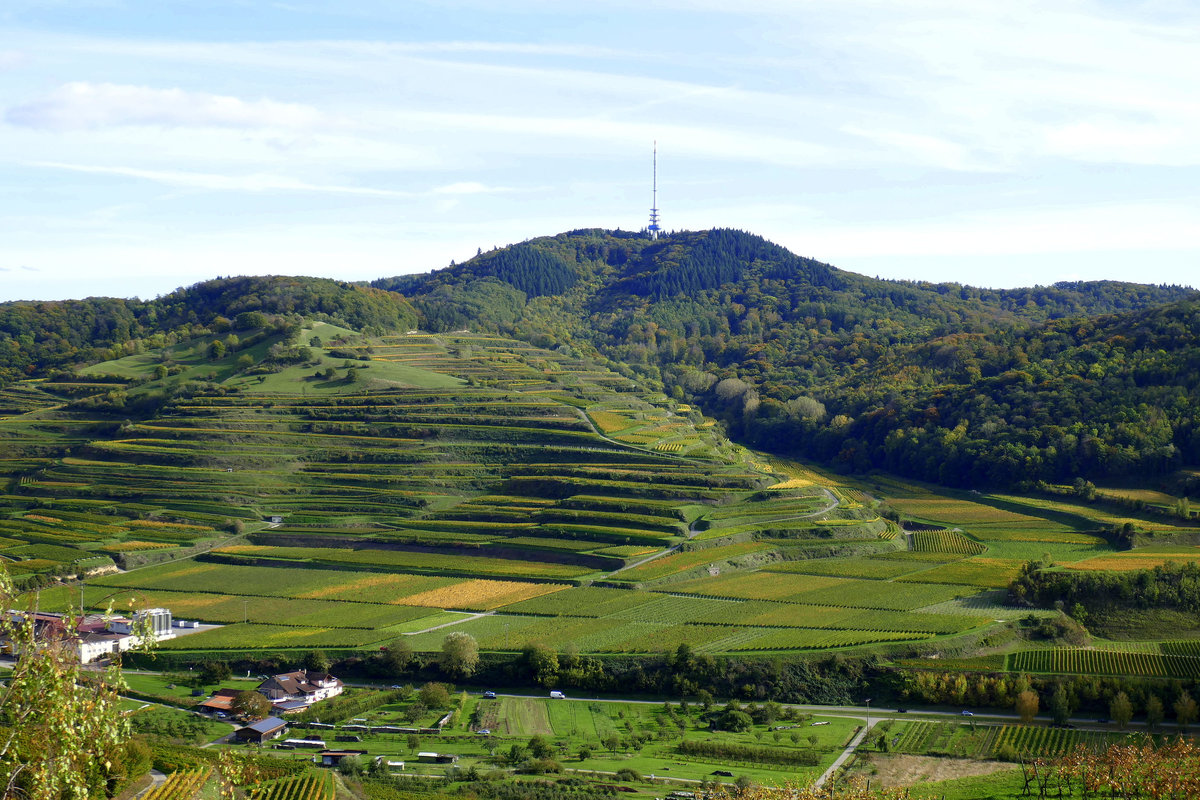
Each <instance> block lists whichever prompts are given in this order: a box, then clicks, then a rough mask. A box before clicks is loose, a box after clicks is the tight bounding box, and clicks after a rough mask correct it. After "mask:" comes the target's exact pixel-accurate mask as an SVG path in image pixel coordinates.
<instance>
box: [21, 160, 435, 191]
mask: <svg viewBox="0 0 1200 800" xmlns="http://www.w3.org/2000/svg"><path fill="white" fill-rule="evenodd" d="M31 166H37V167H49V168H52V169H63V170H70V171H72V172H86V173H90V174H94V175H119V176H123V177H127V178H140V179H143V180H148V181H154V182H156V183H162V184H166V185H168V186H181V187H184V188H190V189H207V190H213V191H235V192H272V191H287V192H322V193H330V194H356V195H366V196H370V197H414V196H416V195H415V194H414V193H412V192H401V191H393V190H391V189H373V188H370V187H366V186H335V185H322V184H313V183H307V182H305V181H301V180H297V179H295V178H289V177H287V176H283V175H270V174H265V173H254V174H247V175H217V174H213V173H205V172H184V171H171V170H148V169H137V168H135V167H105V166H96V165H91V164H62V163H56V162H51V161H40V162H35V163H33V164H32V165H31Z"/></svg>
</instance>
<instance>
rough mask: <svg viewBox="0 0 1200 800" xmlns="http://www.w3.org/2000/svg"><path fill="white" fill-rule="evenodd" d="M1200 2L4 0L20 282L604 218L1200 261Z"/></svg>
mask: <svg viewBox="0 0 1200 800" xmlns="http://www.w3.org/2000/svg"><path fill="white" fill-rule="evenodd" d="M1198 54H1200V6H1197V5H1196V4H1195V3H1194V2H1186V1H1183V2H1172V0H1157V1H1151V2H1145V3H1137V2H1119V3H1118V2H1109V3H1101V2H1090V1H1089V0H1050V1H1045V0H1044V1H1043V2H1037V3H1035V2H1027V0H971V2H968V3H963V2H961V0H911V1H906V2H888V1H887V0H830V1H829V2H826V1H825V0H755V2H753V3H744V4H736V3H727V2H716V1H715V0H666V1H665V2H646V0H641V1H640V2H632V0H631V1H630V2H624V1H623V0H593V2H589V3H586V4H583V3H574V2H563V1H562V0H504V2H498V0H488V1H486V2H485V1H484V0H451V1H449V2H420V1H418V0H392V1H391V2H387V1H385V0H378V1H377V2H356V0H344V1H343V2H324V0H295V1H294V2H278V3H271V2H266V1H265V0H261V1H260V0H194V1H193V0H149V1H147V2H141V1H140V0H138V1H135V0H91V1H90V2H88V1H87V0H4V2H3V4H0V300H11V299H56V298H63V297H79V296H86V295H101V294H103V295H119V296H132V295H138V296H142V297H151V296H154V295H157V294H162V293H165V292H168V291H170V290H171V289H173V288H175V287H177V286H180V285H187V284H191V283H195V282H197V281H200V280H205V279H207V278H211V277H215V276H217V275H231V274H246V273H256V274H270V273H276V274H307V275H324V276H329V277H336V278H341V279H345V280H366V279H372V278H376V277H383V276H389V275H396V274H400V273H407V272H419V271H425V270H429V269H433V268H437V267H441V266H445V265H446V264H448V263H449V262H450V261H451V260H452V259H453V260H463V259H465V258H468V257H470V256H471V255H473V254H474V253H475V252H476V249H477V248H480V247H482V248H483V249H485V250H486V249H489V248H491V247H493V246H500V245H505V244H509V243H512V242H518V241H521V240H524V239H527V238H530V237H534V236H540V235H548V234H554V233H558V232H561V231H565V230H571V229H575V228H581V227H607V228H622V229H626V230H631V229H639V228H641V227H642V226H644V225H645V224H646V219H647V211H648V209H649V206H650V164H651V145H652V142H653V141H654V140H657V141H658V148H659V207H660V209H661V212H662V221H663V225H664V227H665V228H667V229H700V228H709V227H736V228H742V229H745V230H749V231H752V232H754V233H759V234H761V235H763V236H766V237H767V238H769V239H772V240H773V241H776V242H779V243H780V244H783V245H785V246H787V247H789V248H790V249H792V250H794V251H795V252H797V253H799V254H801V255H805V256H811V257H814V258H818V259H820V260H822V261H826V262H829V263H832V264H834V265H836V266H839V267H842V268H844V269H850V270H855V271H858V272H863V273H866V274H870V275H879V276H881V277H894V278H911V279H922V280H935V281H941V280H953V281H959V282H962V283H972V284H977V285H986V286H1020V285H1032V284H1046V283H1052V282H1054V281H1059V280H1073V279H1100V278H1112V279H1121V280H1133V281H1139V282H1147V283H1183V284H1190V285H1195V286H1200V278H1198V277H1197V276H1200V203H1198V202H1197V201H1198V200H1200V180H1198V179H1200V169H1198V165H1200V102H1198V101H1197V97H1198V95H1197V91H1196V87H1197V86H1200V55H1198Z"/></svg>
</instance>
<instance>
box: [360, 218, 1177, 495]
mask: <svg viewBox="0 0 1200 800" xmlns="http://www.w3.org/2000/svg"><path fill="white" fill-rule="evenodd" d="M374 285H375V286H377V287H380V288H386V289H391V290H394V291H397V292H401V293H403V294H404V296H405V297H406V298H408V299H409V300H410V301H411V302H412V304H413V305H414V306H415V307H416V309H417V310H418V311H419V312H420V314H421V315H422V319H423V323H424V324H427V325H430V326H431V327H434V328H438V327H441V328H447V329H452V328H456V327H461V326H463V325H475V326H485V327H487V328H490V329H494V330H499V331H505V332H508V333H511V334H512V335H516V336H518V337H520V338H523V339H526V340H528V341H533V342H538V343H541V344H551V343H554V342H564V343H570V344H574V345H577V346H584V347H587V348H589V349H591V350H593V351H594V352H596V353H599V354H602V355H603V356H605V357H607V358H608V359H610V362H611V363H612V364H613V365H614V368H615V369H618V370H622V371H625V372H626V374H629V375H635V376H637V377H638V378H639V380H644V381H649V382H650V384H652V385H655V386H662V387H663V388H664V389H665V390H666V391H668V392H669V393H671V394H673V395H674V396H675V397H676V398H678V399H688V400H690V401H694V402H697V403H699V404H700V405H701V407H703V408H704V409H705V410H706V411H707V412H708V413H710V414H713V415H715V416H717V417H719V418H720V419H722V420H723V421H724V422H725V423H726V424H727V425H728V427H729V430H730V432H731V433H732V434H733V435H734V436H735V438H738V439H740V440H742V441H746V442H748V443H752V444H755V445H757V446H761V447H764V448H766V449H770V450H773V451H775V452H780V453H785V454H790V455H799V456H807V457H817V458H821V459H823V460H826V461H828V462H829V463H831V464H835V465H840V466H841V467H843V468H846V469H851V470H857V471H864V470H867V469H870V468H872V467H878V466H883V467H886V468H887V469H890V470H894V471H897V472H901V473H903V474H907V475H911V476H914V477H920V478H923V479H927V480H934V481H940V482H942V483H949V484H953V485H968V486H970V485H981V484H982V485H1003V484H1011V483H1014V482H1018V481H1028V480H1047V481H1070V480H1072V479H1074V478H1076V477H1080V476H1083V477H1088V478H1102V477H1107V476H1122V475H1130V474H1140V475H1144V474H1163V473H1167V472H1169V471H1171V470H1173V469H1175V468H1177V467H1179V466H1181V465H1187V464H1196V463H1198V462H1200V440H1197V438H1196V434H1195V431H1196V429H1197V426H1196V424H1195V421H1194V417H1193V413H1192V411H1191V410H1190V409H1192V408H1194V407H1195V406H1196V401H1197V400H1198V399H1200V397H1198V396H1197V379H1198V377H1200V375H1198V373H1197V370H1196V369H1195V366H1194V365H1195V361H1196V357H1197V342H1196V332H1197V328H1198V324H1197V321H1196V313H1195V309H1196V299H1195V298H1196V296H1197V295H1196V292H1194V291H1192V290H1189V289H1185V288H1181V287H1172V286H1145V285H1139V284H1132V283H1120V282H1113V281H1099V282H1091V283H1083V282H1071V283H1060V284H1055V285H1053V286H1047V287H1035V288H1030V289H1014V290H987V289H978V288H973V287H970V286H966V285H960V284H928V283H916V282H904V281H883V280H878V279H873V278H868V277H865V276H862V275H857V274H855V273H851V272H846V271H843V270H839V269H837V268H835V267H832V266H830V265H828V264H823V263H821V262H819V261H815V260H813V259H809V258H802V257H800V256H796V255H794V254H792V253H790V252H788V251H787V250H785V249H784V248H781V247H779V246H777V245H774V244H771V243H770V242H767V241H766V240H764V239H762V238H760V237H757V236H753V235H750V234H746V233H742V232H739V231H729V230H713V231H702V232H685V233H678V234H672V235H670V236H665V237H662V238H660V239H658V240H650V239H648V238H646V237H644V236H639V235H634V234H623V233H619V232H617V233H614V232H609V231H597V230H585V231H574V232H571V233H567V234H562V235H559V236H555V237H547V238H541V239H533V240H530V241H528V242H524V243H522V244H519V245H514V246H511V247H508V248H503V249H500V250H496V251H493V252H490V253H481V254H480V255H479V256H477V257H476V258H474V259H472V260H471V261H468V262H466V263H464V264H460V265H456V266H453V267H451V268H448V269H444V270H438V271H436V272H433V273H430V274H428V275H418V276H406V277H401V278H392V279H386V280H380V281H376V282H375V284H374ZM1147 409H1153V411H1152V412H1151V411H1148V410H1147ZM1140 420H1145V422H1146V424H1144V425H1143V424H1139V423H1138V421H1140Z"/></svg>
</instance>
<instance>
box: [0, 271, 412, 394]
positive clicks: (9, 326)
mask: <svg viewBox="0 0 1200 800" xmlns="http://www.w3.org/2000/svg"><path fill="white" fill-rule="evenodd" d="M239 315H241V319H240V320H239V319H238V318H239ZM300 317H312V318H319V319H327V320H329V321H332V322H337V323H339V324H344V325H347V326H349V327H352V328H355V329H358V330H370V329H374V330H379V331H386V330H396V329H399V328H410V327H413V326H414V325H415V324H416V322H417V314H416V312H415V311H414V310H413V308H412V306H410V305H409V304H408V302H407V301H405V300H404V299H403V298H401V297H399V296H397V295H396V294H393V293H391V292H384V291H381V290H378V289H371V288H368V287H363V286H355V285H352V284H349V283H342V282H340V281H333V280H327V279H324V278H287V277H277V276H272V277H251V278H218V279H216V280H211V281H205V282H204V283H198V284H196V285H195V286H190V287H188V288H185V289H179V290H177V291H174V292H172V293H170V294H168V295H165V296H163V297H159V298H157V299H154V300H145V301H143V300H125V299H119V298H110V297H92V298H88V299H86V300H65V301H54V302H12V303H0V386H3V385H4V384H5V383H7V382H9V381H12V380H15V379H17V378H20V377H28V376H32V375H41V374H45V373H46V372H47V371H48V370H50V369H54V368H58V367H63V366H67V365H71V364H77V363H90V362H95V361H103V360H106V359H109V358H116V357H119V356H120V355H125V354H128V353H132V352H137V351H138V349H139V348H153V347H161V346H163V344H166V343H169V342H168V339H170V341H176V340H181V339H184V338H188V337H191V336H195V335H201V334H203V333H207V332H210V331H212V332H221V331H224V330H228V329H230V328H231V327H232V326H234V325H235V324H236V325H237V327H240V328H242V329H248V328H262V327H263V326H264V325H267V324H272V325H287V324H291V323H293V322H294V321H295V320H297V319H299V318H300Z"/></svg>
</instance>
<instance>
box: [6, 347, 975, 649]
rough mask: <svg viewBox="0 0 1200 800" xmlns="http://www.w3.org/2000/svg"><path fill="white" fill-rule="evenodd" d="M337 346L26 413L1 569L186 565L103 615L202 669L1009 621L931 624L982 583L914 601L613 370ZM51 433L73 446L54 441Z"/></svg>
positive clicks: (135, 574) (45, 403)
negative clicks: (160, 639) (315, 358)
mask: <svg viewBox="0 0 1200 800" xmlns="http://www.w3.org/2000/svg"><path fill="white" fill-rule="evenodd" d="M339 331H340V332H337V333H336V337H340V338H332V339H331V337H334V336H335V334H333V333H330V331H327V330H326V331H324V332H323V335H325V334H328V336H325V338H324V339H322V340H321V341H322V344H323V346H324V347H325V349H326V350H327V351H332V350H334V349H336V350H337V352H338V354H339V355H338V357H339V358H342V359H343V362H342V363H341V364H340V366H338V367H336V368H334V373H337V371H338V370H344V371H345V373H346V375H345V377H344V378H339V377H336V375H335V377H334V378H333V379H332V380H331V379H330V373H329V370H328V369H325V370H323V371H321V370H318V371H317V372H313V371H311V364H310V366H309V367H308V368H307V369H306V368H304V367H303V366H299V365H293V366H287V367H285V368H282V369H280V370H277V371H275V372H272V373H270V374H267V375H260V376H259V377H260V378H262V380H258V379H255V378H252V377H247V376H242V375H239V374H233V375H231V376H230V377H229V378H227V379H226V380H224V381H223V382H220V383H213V384H209V385H206V386H201V387H197V388H196V389H195V390H194V391H189V392H185V393H183V394H181V395H180V396H178V397H177V398H176V399H174V400H173V401H171V402H168V403H166V404H165V405H163V406H162V407H161V408H160V409H159V410H158V411H157V413H155V414H154V415H153V416H151V417H149V418H145V419H142V420H140V421H125V420H121V421H116V420H114V419H108V418H106V417H105V416H104V414H101V413H99V412H98V411H89V410H88V409H89V408H91V405H89V403H88V402H83V401H80V402H78V403H76V405H75V406H74V407H63V408H58V407H55V406H56V405H57V406H62V404H63V402H64V398H61V397H58V396H56V395H54V394H53V393H51V392H49V391H47V390H46V389H44V388H39V387H37V386H35V385H32V384H30V385H24V384H23V385H21V386H20V387H18V389H16V390H13V392H10V393H9V399H8V404H9V405H10V406H12V407H13V409H14V410H18V411H19V410H21V409H24V411H21V413H20V414H18V415H16V416H14V417H10V418H8V419H5V420H0V435H3V436H6V437H8V440H9V441H16V442H22V443H24V444H22V447H24V448H25V449H24V450H23V451H20V452H18V454H17V455H16V456H14V457H13V458H12V459H11V460H10V461H9V462H7V463H8V467H7V469H9V470H10V471H11V474H13V475H14V476H16V477H17V486H16V491H15V492H14V493H13V494H11V495H10V496H8V497H6V498H5V502H6V503H7V513H6V515H5V516H4V518H0V526H2V527H3V530H0V537H3V538H2V539H0V545H3V547H4V548H5V549H4V550H0V555H3V554H4V553H5V551H10V552H12V553H13V554H14V557H16V558H21V560H20V561H14V562H13V563H14V564H16V565H18V566H17V567H16V569H17V570H20V569H22V568H25V569H28V570H30V571H36V570H37V569H38V568H39V567H42V566H44V565H46V564H49V563H54V564H65V563H68V561H70V562H72V563H75V562H78V563H80V564H85V565H86V563H90V562H86V561H80V559H81V558H82V559H85V560H86V559H95V560H96V561H95V563H96V564H101V563H103V564H108V565H111V563H112V560H113V559H115V560H118V561H119V562H120V563H121V564H126V565H130V566H132V565H138V564H143V563H147V562H148V563H151V564H153V563H154V562H156V561H160V560H164V559H166V563H163V564H161V565H159V566H145V567H143V568H141V569H137V570H136V571H132V572H127V573H122V574H112V575H100V574H96V575H92V576H91V577H90V578H89V580H88V584H89V586H88V589H87V590H86V591H85V593H84V598H85V602H86V603H87V604H91V605H94V606H96V607H100V606H102V605H103V604H104V603H106V602H110V601H115V602H117V603H118V605H128V606H136V605H148V604H154V605H164V606H167V607H170V608H172V609H174V611H175V613H176V616H180V617H184V618H194V619H198V620H201V621H204V622H211V623H216V624H220V625H223V626H224V627H222V628H219V629H215V630H211V631H205V632H201V633H197V634H193V635H189V636H186V637H180V638H178V639H175V640H173V641H171V642H168V643H166V644H165V645H164V649H165V650H186V651H189V652H193V651H195V652H200V651H205V650H211V651H221V650H225V651H241V650H245V649H253V648H260V649H261V648H271V649H276V648H278V649H300V648H311V647H318V646H319V647H325V648H332V649H365V648H374V647H378V646H380V645H381V644H386V643H387V642H388V641H391V640H393V639H395V638H397V637H401V636H403V637H405V638H407V639H408V640H409V642H410V644H411V645H412V646H413V647H414V648H416V649H424V650H437V649H438V648H439V647H440V645H441V640H442V638H443V637H444V636H445V634H446V633H447V632H448V629H447V628H446V627H444V626H445V625H447V624H449V625H452V626H453V627H452V628H451V629H452V630H461V631H464V632H467V633H470V634H472V635H473V636H475V637H476V639H477V640H478V641H479V642H480V644H481V646H482V647H483V648H485V649H494V650H511V649H516V648H518V647H521V646H523V645H524V644H526V643H528V642H542V643H545V644H549V645H551V646H555V647H563V646H566V645H567V644H568V643H571V644H574V645H575V646H578V647H579V648H580V649H581V650H583V651H584V652H596V653H625V652H642V651H645V650H666V649H672V648H674V647H675V646H677V645H678V644H680V643H684V642H686V643H688V644H689V645H691V646H693V647H694V648H695V649H697V650H700V651H705V652H735V651H736V652H747V651H751V652H754V651H788V650H799V649H824V648H836V647H849V646H857V645H862V644H868V643H876V642H889V641H915V640H921V639H925V638H929V637H933V636H943V635H953V634H956V633H961V632H963V631H966V630H970V629H972V628H975V627H978V626H979V625H981V624H985V623H986V620H985V619H984V618H982V617H980V616H978V615H966V614H955V613H939V612H935V613H922V612H919V611H917V609H919V608H921V607H922V606H930V605H935V604H938V603H944V602H946V601H949V600H952V599H953V598H956V597H962V596H965V595H969V594H972V593H974V592H976V591H978V589H977V588H975V586H973V585H971V584H979V581H978V580H977V579H976V578H975V577H974V573H963V581H962V583H956V582H955V581H954V580H953V577H954V574H953V573H951V574H949V575H947V576H946V577H945V578H941V579H939V580H937V581H931V582H929V583H913V582H908V583H906V582H900V581H898V580H895V579H897V578H900V577H902V576H904V575H906V574H909V573H914V572H915V573H916V574H918V575H919V574H921V573H922V572H923V571H930V570H928V567H929V566H930V565H929V564H925V563H923V562H919V561H912V562H911V563H908V562H902V561H886V560H881V559H878V558H874V557H871V554H872V553H877V554H878V555H879V556H883V555H886V554H888V553H895V551H896V550H897V549H898V548H900V547H903V546H904V544H905V542H904V541H903V539H900V538H896V536H895V529H894V526H890V525H888V524H886V523H885V522H884V521H883V520H881V519H879V518H878V517H877V516H875V515H874V513H873V512H871V511H870V509H869V508H868V502H869V501H868V498H867V496H866V495H865V494H863V493H862V492H858V493H857V494H855V490H851V489H837V488H836V487H828V486H826V485H822V484H821V483H819V482H818V481H820V480H823V478H821V476H818V475H817V474H816V473H812V472H809V471H804V470H797V469H795V468H794V465H792V466H789V465H787V464H786V463H783V462H775V463H773V464H767V463H765V462H760V461H758V460H756V459H755V458H753V457H751V456H750V455H749V454H747V453H745V452H744V451H741V450H739V449H738V448H735V447H733V446H732V445H730V444H729V443H728V442H727V441H726V440H724V439H722V438H720V437H719V435H718V434H717V433H716V432H715V430H714V429H713V428H712V426H709V425H706V424H705V421H704V420H703V418H702V417H701V416H700V415H699V414H698V413H697V412H696V411H695V410H694V409H692V408H690V407H681V406H678V405H676V404H673V403H672V402H671V401H669V400H667V399H666V398H664V397H662V396H657V397H655V396H652V395H646V394H644V393H640V392H638V391H636V387H635V386H634V384H633V383H631V382H630V381H629V380H628V379H626V378H624V377H622V376H620V375H617V374H615V373H613V372H610V371H608V370H607V369H605V368H603V367H600V366H598V365H595V364H592V363H590V362H588V361H586V360H584V359H580V358H577V357H574V356H571V355H568V354H565V353H564V352H563V351H547V350H541V349H538V348H536V347H533V346H532V345H528V344H525V343H521V342H517V341H513V340H508V339H503V338H499V337H493V336H486V335H477V334H461V333H460V334H454V335H438V336H434V335H428V334H410V335H404V336H391V337H383V338H378V339H373V340H368V339H365V338H362V337H358V338H354V337H353V336H352V335H351V332H346V331H341V329H339ZM305 336H306V333H305V332H301V334H300V337H301V339H303V338H304V337H305ZM318 338H319V337H318ZM320 359H322V360H321V361H320V363H318V366H321V365H323V364H328V363H331V357H330V356H329V355H328V353H326V354H325V355H323V356H320ZM332 363H337V362H336V361H333V362H332ZM154 365H155V361H154V359H152V358H146V357H144V356H136V357H130V358H128V359H123V360H121V361H118V362H111V363H110V364H108V365H105V364H100V365H96V366H93V367H91V368H89V369H88V370H87V372H88V374H89V376H91V378H90V379H91V380H93V381H97V383H95V384H94V386H95V387H99V388H97V389H96V391H97V392H101V391H103V392H110V391H113V388H112V386H110V385H109V384H113V385H118V388H119V387H120V386H124V387H126V389H125V390H126V391H136V388H135V386H134V384H131V383H129V381H131V380H138V379H139V376H145V377H148V373H149V372H150V371H152V370H153V369H154ZM139 371H140V372H139ZM108 375H115V376H117V377H112V378H107V377H104V376H108ZM101 381H106V382H104V383H102V382H101ZM72 392H74V393H75V394H76V395H78V394H79V393H82V392H83V390H82V389H79V388H78V387H76V388H73V389H72ZM85 400H86V398H85ZM96 407H97V408H100V407H102V404H96ZM35 419H36V420H37V421H36V422H35V421H34V420H35ZM46 420H53V429H54V430H55V431H56V432H57V435H58V437H59V438H54V437H44V436H41V435H40V433H39V431H40V429H41V428H42V427H44V426H45V425H48V424H49V423H48V422H47V421H46ZM101 432H106V433H107V435H95V434H98V433H101ZM35 442H36V443H37V447H34V446H33V443H35ZM68 443H69V446H70V448H71V451H70V453H69V454H67V453H65V452H63V451H62V450H61V449H59V450H56V449H55V448H56V447H60V448H61V447H65V446H66V445H67V444H68ZM788 470H791V471H788ZM793 473H795V475H794V476H793ZM960 539H961V540H962V541H970V540H967V539H965V537H960ZM960 544H961V542H960V541H959V539H952V540H949V544H945V543H943V544H941V545H939V547H940V550H941V551H942V552H945V551H946V548H947V547H950V548H951V549H952V552H953V547H955V546H959V545H960ZM960 549H961V548H960ZM848 554H850V555H848ZM180 555H190V556H191V558H188V559H186V560H183V561H176V560H172V559H175V558H177V557H178V556H180ZM829 555H841V556H842V557H841V558H840V559H828V558H824V556H829ZM914 555H919V554H914ZM953 557H954V556H953V555H948V556H945V558H946V559H949V558H953ZM800 559H803V560H800ZM22 565H23V566H22ZM764 567H766V568H769V569H770V570H771V571H770V572H759V571H758V570H759V569H761V568H764ZM110 568H111V567H110ZM589 584H596V585H589ZM601 586H606V587H614V588H600V587H601ZM571 587H576V588H571ZM667 591H670V592H671V594H667ZM78 596H79V595H78V592H74V591H67V590H61V591H55V590H52V591H47V592H44V593H43V605H46V604H50V605H53V604H55V603H57V604H59V605H66V604H68V603H71V602H77V598H78ZM480 614H485V616H479V615H480Z"/></svg>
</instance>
